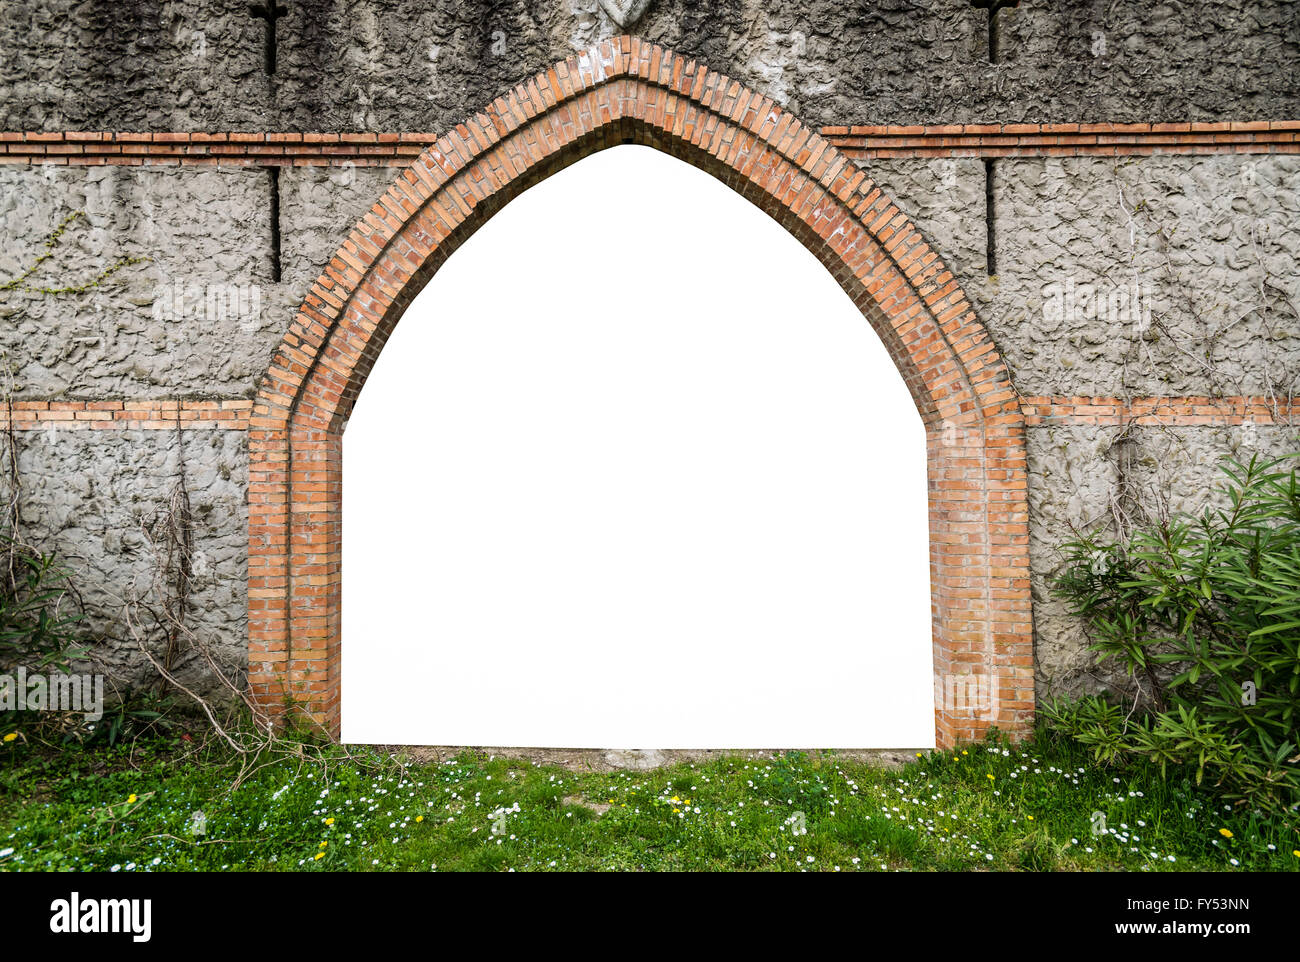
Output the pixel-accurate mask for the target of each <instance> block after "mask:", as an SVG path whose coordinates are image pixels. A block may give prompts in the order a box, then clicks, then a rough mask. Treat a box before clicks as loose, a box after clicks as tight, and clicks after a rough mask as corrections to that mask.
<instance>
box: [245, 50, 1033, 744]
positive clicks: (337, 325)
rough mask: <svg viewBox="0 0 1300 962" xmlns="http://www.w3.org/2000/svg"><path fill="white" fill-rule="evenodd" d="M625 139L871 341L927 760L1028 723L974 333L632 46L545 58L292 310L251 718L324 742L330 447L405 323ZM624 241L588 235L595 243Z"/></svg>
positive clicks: (999, 427)
mask: <svg viewBox="0 0 1300 962" xmlns="http://www.w3.org/2000/svg"><path fill="white" fill-rule="evenodd" d="M622 143H640V144H645V145H648V146H651V147H655V148H657V149H660V150H663V151H666V152H668V153H670V154H673V155H675V156H677V157H679V158H681V159H683V160H685V161H686V162H688V163H691V164H692V165H694V166H696V167H699V168H701V169H703V170H705V171H707V172H709V173H711V174H713V175H714V176H715V177H717V178H718V179H720V180H722V181H723V182H724V183H726V184H727V185H728V186H730V187H731V188H733V189H734V190H736V191H738V192H739V193H740V194H742V195H743V196H744V197H746V198H748V199H749V200H750V201H752V202H753V203H755V204H756V205H758V206H759V207H760V208H762V209H763V210H764V211H766V212H767V213H768V214H769V215H771V216H772V217H774V218H775V219H776V220H777V221H778V222H780V223H781V224H782V225H783V226H784V227H785V228H786V229H787V230H789V231H790V232H791V233H792V234H793V235H795V236H796V237H797V238H799V240H800V241H801V242H802V243H803V244H804V245H805V246H806V247H808V249H809V250H811V251H812V252H813V253H814V254H815V255H816V256H817V257H818V258H819V259H820V260H821V261H822V263H823V264H825V265H826V267H827V269H828V270H829V271H830V273H831V274H832V276H834V278H835V280H836V281H837V282H838V283H839V284H840V286H841V287H843V288H844V290H845V291H846V292H848V294H849V295H850V297H851V298H852V299H853V301H854V303H855V304H856V305H857V307H858V309H859V310H860V311H861V312H862V314H863V316H864V317H865V318H866V319H867V320H868V322H869V323H871V325H872V327H873V328H874V329H875V330H876V332H877V333H878V334H879V335H880V337H881V339H882V341H883V342H884V344H885V346H886V349H887V350H888V352H889V354H890V356H891V357H892V358H893V359H894V363H895V364H896V365H897V366H898V368H899V370H900V372H901V373H902V375H903V378H904V380H905V382H906V383H907V385H908V389H909V391H910V392H911V395H912V398H913V399H914V401H915V403H916V406H917V409H918V410H919V411H920V413H921V418H922V421H923V422H924V424H925V429H926V437H927V447H928V452H929V453H928V471H929V479H930V482H929V487H930V490H929V498H930V529H931V544H930V560H931V592H932V617H933V624H934V632H933V639H934V658H935V719H936V739H937V743H938V744H939V745H942V746H946V745H950V744H953V743H954V742H956V741H959V740H966V739H970V738H975V737H978V736H979V735H980V734H981V733H982V732H983V731H984V730H985V729H987V728H988V727H989V726H991V725H998V726H999V727H1001V728H1003V729H1004V730H1007V729H1010V730H1013V731H1023V730H1025V729H1026V728H1027V726H1028V724H1029V722H1030V719H1031V718H1032V711H1033V647H1032V633H1031V628H1030V594H1029V578H1028V570H1029V569H1028V507H1027V501H1026V474H1025V467H1026V465H1025V445H1024V422H1023V417H1022V414H1021V409H1020V405H1019V402H1018V399H1017V396H1016V394H1015V391H1014V389H1013V387H1012V384H1011V380H1010V377H1009V374H1008V371H1007V369H1006V366H1005V364H1004V363H1003V361H1002V359H1001V357H1000V356H999V354H998V352H997V351H996V349H995V347H994V345H993V342H992V340H991V339H990V337H989V335H988V332H987V331H986V330H985V329H984V327H983V326H982V325H981V324H980V322H979V321H978V319H977V318H976V316H975V313H974V311H973V310H972V308H971V305H970V303H969V301H968V300H967V298H966V296H965V294H964V293H963V291H962V289H961V286H960V284H959V283H958V282H957V280H956V278H955V277H954V276H953V274H952V272H951V271H949V270H948V268H947V267H946V266H945V265H944V264H943V262H942V260H941V259H940V258H939V256H938V254H937V253H936V252H935V251H933V250H932V249H931V248H930V247H929V245H928V244H927V243H926V241H925V240H924V238H923V237H922V236H921V233H920V232H919V231H918V230H917V229H916V228H915V227H914V226H913V225H912V223H911V221H910V220H909V219H908V218H907V216H906V215H905V214H904V213H902V212H901V211H900V210H899V209H898V207H897V206H896V205H895V204H894V203H893V202H892V201H891V200H890V199H889V197H888V196H887V195H886V194H885V193H884V192H883V191H882V190H881V189H880V188H879V187H878V186H876V185H875V184H874V183H873V182H872V181H871V179H870V178H869V177H868V175H867V173H866V172H865V171H863V170H861V169H859V168H858V167H856V166H855V165H854V164H852V163H850V162H849V161H848V160H847V159H846V158H845V157H843V156H842V155H840V154H839V152H838V151H837V150H836V149H835V148H834V147H833V146H831V145H830V143H828V142H827V141H826V140H825V139H824V138H822V137H821V136H820V135H819V134H818V133H817V132H816V131H814V130H813V129H811V128H809V127H806V126H804V125H803V124H801V123H800V122H799V121H798V120H797V119H795V118H794V117H793V116H792V115H791V114H789V113H787V112H786V111H784V110H782V109H781V108H780V107H778V106H777V105H776V104H775V103H774V102H773V101H772V100H771V99H770V98H768V97H764V96H762V95H760V94H758V93H756V92H754V91H751V90H748V89H747V88H745V87H744V86H742V85H741V84H740V83H739V82H737V81H735V80H731V79H729V78H727V77H726V76H723V75H721V74H718V73H716V72H714V71H711V70H709V69H707V68H706V67H704V66H703V65H701V64H698V63H696V62H695V61H693V60H686V59H684V58H682V57H680V56H677V55H676V54H674V53H672V52H671V51H668V50H664V49H663V48H662V47H659V46H657V45H652V44H647V43H645V42H643V41H640V40H638V39H636V38H633V37H619V38H615V39H612V40H609V41H605V42H603V43H601V44H599V45H598V46H596V47H594V48H592V49H590V50H588V51H586V52H585V53H582V54H579V55H575V56H573V57H570V58H568V59H567V60H564V61H562V62H560V63H558V64H555V65H554V66H552V67H550V68H548V69H546V70H545V71H543V72H541V73H539V74H537V75H536V76H535V77H533V78H532V79H530V80H528V81H527V82H525V83H522V84H519V85H518V86H516V87H514V88H513V89H511V90H509V91H507V92H506V93H505V94H503V95H502V96H501V97H498V98H497V99H496V100H495V101H493V103H492V104H491V105H490V106H489V107H488V108H487V109H486V110H485V111H484V112H482V113H480V114H478V115H477V116H475V117H474V118H473V119H471V120H467V121H466V122H465V123H463V124H460V125H458V126H457V127H456V128H455V129H454V130H452V131H449V132H448V133H447V134H446V135H444V136H443V137H441V138H440V139H439V140H438V141H437V142H436V143H435V144H434V145H433V146H431V147H429V148H428V149H426V150H425V151H424V152H423V153H422V154H421V155H420V156H419V157H418V158H417V159H416V160H415V162H414V163H412V164H411V165H410V166H409V167H408V168H406V169H404V170H403V171H402V173H401V174H400V175H399V176H398V177H397V179H396V181H395V182H394V183H393V184H392V186H391V187H389V189H388V191H387V192H386V193H385V194H384V195H383V197H382V198H381V199H380V200H379V202H378V203H377V204H375V206H374V207H373V208H371V210H370V211H369V212H368V213H367V214H366V215H365V216H364V217H363V218H362V219H361V221H360V222H359V223H358V224H357V225H356V227H355V228H353V230H352V232H351V234H350V235H349V236H348V238H347V240H346V241H345V242H344V243H343V245H342V246H341V247H340V248H339V250H338V251H337V252H336V254H335V255H334V257H333V258H331V260H330V262H329V264H328V265H327V266H326V268H325V270H324V272H323V273H322V274H321V276H320V277H319V278H318V279H317V281H316V282H315V283H314V284H313V285H312V287H311V289H310V291H309V292H308V293H307V295H306V297H305V298H304V300H303V303H302V305H301V306H300V308H299V311H298V315H297V317H296V318H295V320H294V322H293V324H292V326H291V327H290V329H289V331H288V332H287V333H286V334H285V336H284V338H283V340H282V341H281V344H280V346H279V348H278V349H277V351H276V353H275V355H274V357H273V359H272V361H271V364H270V367H269V369H268V371H267V372H266V375H265V377H264V378H263V380H262V384H261V387H260V390H259V392H258V395H257V399H256V401H255V402H254V408H253V412H252V418H251V422H250V423H251V430H250V435H249V446H250V475H249V539H250V547H249V589H248V591H249V668H248V671H249V684H250V688H251V691H252V693H253V694H254V696H255V697H256V698H258V699H259V700H260V701H262V702H263V703H265V704H267V705H270V706H275V705H280V704H283V703H284V702H285V700H286V699H289V700H291V701H292V702H293V703H294V704H295V705H297V706H298V707H300V708H302V709H303V710H305V711H307V712H308V713H310V714H311V715H312V716H313V717H314V718H315V719H316V720H318V721H319V722H320V723H322V724H323V725H325V726H326V727H328V728H329V729H331V730H332V731H334V732H337V729H338V719H339V652H340V637H339V635H340V619H339V596H340V584H341V537H342V532H341V513H342V509H341V467H342V464H341V462H342V433H343V428H344V426H345V425H346V422H347V418H348V415H349V413H350V411H351V409H352V405H353V404H354V403H355V401H356V398H357V396H358V394H359V392H360V390H361V388H362V386H363V385H364V383H365V379H366V377H367V376H368V374H369V372H370V370H371V368H372V367H373V365H374V362H375V360H376V358H377V357H378V355H379V352H380V351H381V350H382V349H383V346H384V343H385V341H386V340H387V338H388V335H389V334H390V333H391V332H392V330H393V328H394V326H395V325H396V323H397V321H398V319H399V318H400V317H401V315H402V313H403V311H404V310H405V308H406V307H407V305H408V304H409V303H410V302H411V301H412V300H413V298H414V297H415V295H416V294H418V293H419V291H420V289H421V288H422V287H423V286H424V284H425V283H427V282H428V280H429V278H431V277H432V276H433V274H434V273H435V272H436V271H437V269H438V267H439V266H440V265H441V264H442V263H443V262H444V261H445V260H446V259H447V257H448V256H449V255H450V254H451V252H452V251H453V250H455V249H456V247H458V246H459V245H460V244H461V243H463V242H464V241H465V239H466V238H467V237H469V236H470V235H471V234H472V233H473V232H474V230H475V229H477V227H478V226H479V225H481V224H482V223H484V222H485V221H486V219H487V218H488V217H490V216H492V214H493V213H494V212H495V211H497V210H499V209H500V208H501V207H502V206H503V205H504V204H505V203H507V202H509V200H510V199H511V198H513V197H515V196H517V195H518V194H519V193H520V192H522V191H523V190H525V189H527V188H528V187H529V186H531V185H532V184H535V183H537V182H539V181H540V180H543V179H545V178H546V177H548V176H550V175H551V174H552V173H554V172H555V171H557V170H559V169H561V168H563V167H565V166H568V165H569V164H572V163H574V162H575V161H577V160H579V159H581V158H582V157H584V156H586V155H588V154H590V153H592V152H594V151H597V150H601V149H604V148H607V147H610V146H614V145H616V144H622ZM593 210H594V211H595V212H596V213H598V214H599V213H600V212H601V211H602V210H603V208H601V206H600V204H599V203H596V204H593ZM633 226H634V225H632V224H630V223H624V222H620V221H619V220H618V218H617V215H614V216H612V217H610V218H608V219H606V218H603V217H597V218H594V219H593V243H606V242H608V240H607V235H608V234H610V233H615V232H617V231H618V230H625V229H632V228H633ZM575 256H580V252H576V254H575ZM757 281H758V279H757V278H747V277H736V278H729V279H726V280H724V281H721V282H722V283H734V284H750V283H756V282H757Z"/></svg>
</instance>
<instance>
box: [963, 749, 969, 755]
mask: <svg viewBox="0 0 1300 962" xmlns="http://www.w3.org/2000/svg"><path fill="white" fill-rule="evenodd" d="M962 754H963V755H969V754H970V752H968V751H965V750H963V751H962Z"/></svg>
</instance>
